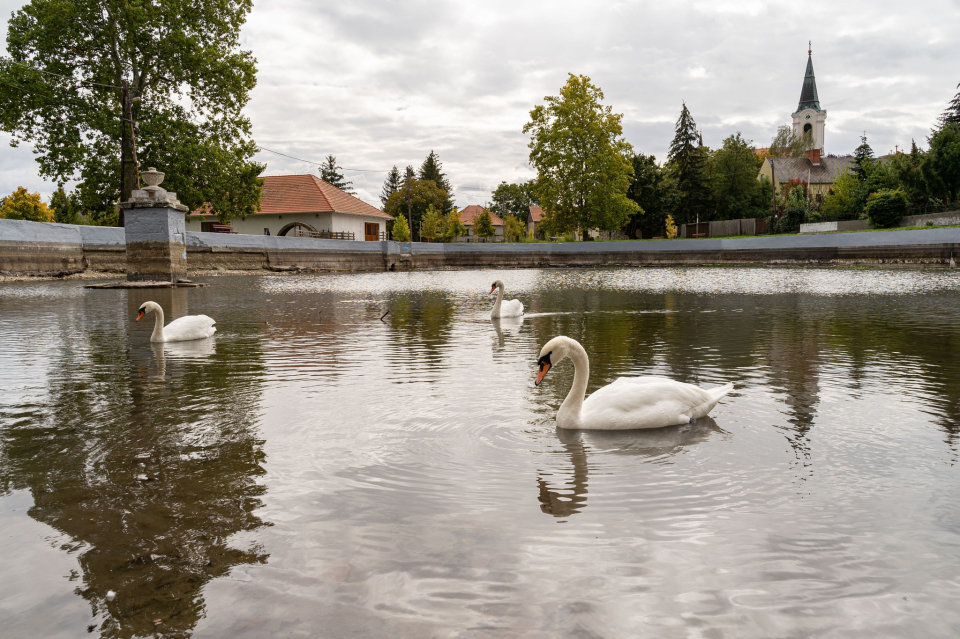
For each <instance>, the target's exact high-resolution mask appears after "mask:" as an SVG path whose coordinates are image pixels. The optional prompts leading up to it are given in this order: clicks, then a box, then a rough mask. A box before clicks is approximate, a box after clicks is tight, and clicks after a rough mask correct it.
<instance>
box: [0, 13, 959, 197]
mask: <svg viewBox="0 0 960 639" xmlns="http://www.w3.org/2000/svg"><path fill="white" fill-rule="evenodd" d="M22 4H23V3H22V2H17V1H10V0H0V11H2V15H3V16H8V15H9V14H10V12H11V11H14V10H16V9H17V8H18V7H19V6H20V5H22ZM4 28H5V25H4ZM4 33H5V31H4ZM958 33H960V0H923V1H922V2H902V1H896V2H893V1H888V0H846V1H844V2H837V1H836V0H833V1H829V2H827V1H819V0H817V1H808V2H763V1H759V0H698V1H680V0H676V1H674V0H656V1H646V0H641V1H636V2H593V3H587V2H583V0H580V1H578V2H573V1H560V0H549V1H544V2H535V1H531V0H526V1H521V2H518V1H517V0H510V1H500V0H484V1H482V2H479V1H476V2H452V1H449V0H447V1H440V0H436V1H433V0H428V1H418V0H406V1H405V2H390V1H388V0H360V1H356V0H353V1H343V0H341V1H339V2H330V1H321V2H317V1H316V0H270V2H263V1H261V2H258V3H256V4H255V6H254V10H253V13H252V14H251V16H250V19H249V21H248V23H247V25H246V27H245V28H244V36H243V46H244V47H245V48H248V49H250V50H252V51H253V54H254V56H256V58H257V60H258V69H259V73H258V85H257V88H256V89H255V90H254V92H253V96H252V99H251V101H250V104H249V105H248V107H247V113H248V114H249V116H250V118H251V120H252V122H253V133H254V138H255V140H256V141H257V143H258V144H260V145H261V146H262V147H266V148H269V149H273V150H275V151H280V152H282V153H286V154H289V155H293V156H296V157H299V158H304V159H306V160H311V161H313V162H319V161H320V160H322V159H323V158H324V157H325V156H326V154H328V153H333V154H334V155H336V156H337V159H338V162H339V163H340V164H341V165H342V166H344V167H349V168H351V169H370V170H373V171H380V172H356V171H347V172H346V174H347V177H348V178H349V179H351V180H352V181H353V183H354V187H355V188H356V189H357V192H358V195H359V196H360V197H361V198H362V199H364V200H366V201H368V202H370V203H373V204H376V205H378V206H379V193H380V188H381V185H382V183H383V178H384V176H385V173H386V171H387V170H388V169H389V168H390V167H391V166H392V165H394V164H396V165H397V166H398V167H400V168H401V170H402V169H403V167H404V166H405V165H407V164H413V165H414V166H419V164H420V162H422V161H423V158H424V157H425V156H426V154H427V153H428V152H429V151H430V149H433V150H435V151H436V152H437V153H438V154H439V156H440V160H441V161H442V162H443V167H444V170H445V171H446V173H447V174H448V176H449V177H450V179H451V181H452V183H453V184H454V188H455V193H454V196H455V199H456V203H457V205H459V206H461V207H462V206H466V205H469V204H477V203H480V204H482V203H483V202H485V201H486V200H488V199H489V197H490V192H491V191H492V190H493V189H494V188H496V185H497V184H498V183H499V182H501V181H502V180H507V181H516V180H523V179H527V178H529V177H532V175H533V172H532V171H531V169H530V167H529V165H528V163H527V153H528V149H527V142H528V138H527V137H526V136H524V135H523V134H522V133H521V129H522V128H523V125H524V123H526V122H527V119H528V115H529V111H530V109H531V108H533V106H534V105H536V104H538V103H540V102H541V101H542V99H543V97H544V96H545V95H553V94H556V93H557V91H558V90H559V88H560V87H561V86H562V85H563V83H564V82H565V81H566V77H567V73H568V72H572V73H580V74H584V75H588V76H590V77H591V78H592V79H593V81H594V83H595V84H597V85H598V86H600V87H601V88H602V89H603V91H604V93H605V96H606V102H607V103H608V104H610V105H612V106H613V108H614V109H615V110H616V111H618V112H620V113H623V114H624V116H625V117H624V133H625V136H626V139H627V140H628V141H629V142H630V143H631V144H632V145H633V147H634V149H635V150H636V151H640V152H643V153H653V154H655V155H656V156H657V159H658V160H660V161H662V160H663V159H664V158H665V156H666V149H667V147H668V146H669V143H670V140H671V138H672V136H673V126H674V123H675V121H676V119H677V116H678V114H679V112H680V106H681V102H682V101H684V100H685V101H686V103H687V106H688V107H689V108H690V111H691V113H692V114H693V117H694V118H695V119H696V121H697V124H698V125H699V126H700V127H701V128H702V129H703V138H704V143H705V144H707V145H708V146H711V147H716V146H719V145H720V144H721V143H722V141H723V138H724V137H726V136H727V135H730V134H732V133H735V132H736V131H740V132H742V133H743V134H744V136H746V137H747V138H749V139H752V140H754V142H755V144H756V146H768V145H769V143H770V139H771V138H772V137H773V134H774V133H775V131H776V128H777V126H778V125H780V124H784V123H787V122H789V121H790V114H791V113H792V112H793V111H794V110H796V108H797V102H798V100H799V97H800V88H801V85H802V81H803V74H804V69H805V66H806V57H807V41H808V40H812V41H813V62H814V69H815V71H816V76H817V88H818V91H819V94H820V105H821V107H822V108H824V109H826V110H827V128H826V141H825V145H826V151H827V152H828V153H837V154H843V153H849V152H851V151H852V150H853V149H854V148H855V147H856V145H857V144H858V143H859V136H860V135H861V133H862V132H863V131H864V130H866V132H867V136H868V138H869V142H870V143H871V145H872V146H873V148H874V151H876V152H877V154H882V153H886V152H888V151H891V150H893V149H894V145H899V146H901V147H902V146H908V145H909V144H910V140H911V139H916V141H917V143H918V144H923V145H925V144H926V136H927V135H928V134H929V130H930V127H931V126H932V125H933V124H934V123H935V121H936V118H937V116H938V115H939V114H940V113H941V112H942V111H943V109H944V107H945V106H946V104H947V102H948V101H949V100H950V98H951V97H952V96H953V95H954V94H955V93H956V91H957V83H958V82H960V64H958V62H960V37H957V34H958ZM0 140H2V141H4V142H5V141H7V140H9V135H7V134H0ZM258 159H259V160H260V161H263V162H265V163H266V164H267V170H266V172H265V175H282V174H291V173H309V172H314V173H316V172H317V165H316V164H315V163H311V162H298V161H295V160H290V159H287V158H283V157H280V156H276V155H272V154H270V153H266V152H263V153H261V154H260V155H259V156H258ZM158 168H162V167H158ZM19 185H24V186H27V187H28V188H30V189H31V190H35V191H40V192H42V193H44V194H45V195H49V193H50V192H51V191H52V190H53V188H54V187H53V185H52V184H50V183H48V182H44V181H43V180H42V179H41V178H40V177H39V175H38V173H37V169H36V163H35V161H34V160H33V156H32V153H31V152H30V149H29V147H28V146H23V147H21V148H20V149H11V148H9V147H8V146H7V145H6V144H3V145H2V146H0V193H9V192H11V191H12V190H13V189H15V188H16V187H17V186H19Z"/></svg>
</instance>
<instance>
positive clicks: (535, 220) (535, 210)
mask: <svg viewBox="0 0 960 639" xmlns="http://www.w3.org/2000/svg"><path fill="white" fill-rule="evenodd" d="M542 219H543V209H542V208H540V207H539V206H537V205H536V204H532V205H531V206H530V212H529V213H527V235H528V236H529V237H536V235H537V224H539V223H540V220H542Z"/></svg>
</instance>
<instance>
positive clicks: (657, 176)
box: [627, 153, 677, 237]
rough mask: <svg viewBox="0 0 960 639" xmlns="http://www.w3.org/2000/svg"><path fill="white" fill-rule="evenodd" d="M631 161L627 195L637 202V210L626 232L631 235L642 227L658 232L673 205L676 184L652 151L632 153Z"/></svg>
mask: <svg viewBox="0 0 960 639" xmlns="http://www.w3.org/2000/svg"><path fill="white" fill-rule="evenodd" d="M632 164H633V175H632V176H631V178H630V188H629V189H627V197H629V198H630V199H631V200H633V201H634V202H636V203H637V205H638V206H639V207H640V210H639V211H638V212H637V213H634V214H633V216H632V217H631V219H630V222H629V223H628V224H627V234H628V235H629V236H631V237H634V236H636V231H637V229H641V228H642V229H645V230H647V231H650V232H651V233H653V234H658V233H660V232H661V231H662V230H663V229H664V223H665V222H666V219H667V217H669V216H670V214H671V213H672V212H673V210H674V207H675V206H676V202H677V189H676V184H675V183H674V181H673V178H672V177H671V176H670V175H669V174H668V173H667V172H666V171H665V170H664V169H663V167H661V166H660V165H658V164H657V159H656V158H655V157H654V156H652V155H644V154H643V153H638V154H636V155H634V156H633V158H632Z"/></svg>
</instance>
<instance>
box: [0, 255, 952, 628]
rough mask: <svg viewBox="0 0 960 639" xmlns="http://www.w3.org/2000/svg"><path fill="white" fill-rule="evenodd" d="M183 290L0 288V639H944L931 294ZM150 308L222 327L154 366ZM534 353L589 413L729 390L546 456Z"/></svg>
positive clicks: (869, 280) (402, 287)
mask: <svg viewBox="0 0 960 639" xmlns="http://www.w3.org/2000/svg"><path fill="white" fill-rule="evenodd" d="M497 277H501V278H502V279H504V280H505V281H506V284H507V290H508V297H512V296H514V295H515V296H516V297H518V298H519V299H520V300H521V301H522V302H523V303H524V305H525V306H526V307H527V312H528V315H527V316H526V317H525V318H524V319H523V320H522V321H521V320H503V321H501V322H491V321H490V320H489V319H488V317H487V312H488V309H489V306H490V303H491V300H490V299H489V298H488V297H487V296H486V291H488V290H489V288H490V282H491V281H492V280H493V279H495V278H497ZM207 281H208V282H209V286H207V287H206V288H200V289H179V290H174V291H169V290H168V291H137V290H130V291H124V290H85V289H83V288H82V284H81V283H77V282H45V283H15V284H4V285H0V365H2V372H0V376H2V380H3V383H2V385H0V574H2V575H3V578H2V579H0V627H2V628H3V631H2V634H3V636H4V637H79V636H89V635H88V633H92V634H93V636H97V635H101V636H106V637H146V636H154V635H155V634H156V635H159V636H170V637H186V636H194V637H274V636H276V637H281V636H282V637H288V636H318V637H319V636H322V637H411V638H413V637H531V638H532V637H558V636H571V637H637V636H650V637H703V638H711V639H712V638H721V637H758V638H761V637H762V638H767V637H808V636H820V637H881V636H883V637H888V636H890V637H892V636H902V637H921V636H922V637H949V636H956V635H957V634H958V633H960V609H958V607H957V605H956V602H957V601H958V598H960V466H958V463H957V462H958V444H960V328H958V325H957V317H958V316H960V314H958V311H960V275H958V274H956V273H954V272H946V271H937V272H922V271H890V272H885V271H857V270H798V269H783V270H779V269H731V268H717V269H706V268H705V269H587V270H547V271H539V270H526V271H505V272H494V271H483V272H480V271H473V272H471V271H467V272H437V273H410V274H405V273H399V274H382V273H381V274H369V275H328V276H309V277H307V276H304V277H298V276H282V277H279V276H278V277H245V278H241V277H236V278H234V277H221V278H213V279H210V280H207ZM147 299H153V300H154V301H156V302H158V303H160V304H161V305H162V306H163V307H164V309H165V310H166V311H167V316H168V319H171V318H172V317H176V316H181V315H184V314H195V313H204V314H207V315H210V316H212V317H214V318H215V319H216V320H217V326H218V328H219V331H218V332H217V334H216V337H215V338H214V339H212V340H209V341H205V342H194V343H183V344H167V345H163V346H157V345H154V346H151V344H150V342H149V334H150V330H151V328H152V318H151V317H148V318H147V320H146V321H145V322H140V323H139V324H135V323H133V321H132V319H133V316H134V315H135V313H136V309H137V307H138V306H139V304H140V303H142V302H143V301H146V300H147ZM387 310H389V314H387V316H386V317H384V318H383V319H382V320H381V315H382V314H383V313H384V312H385V311H387ZM558 334H566V335H569V336H571V337H574V338H576V339H578V340H580V341H581V342H582V343H583V344H584V346H585V348H586V350H587V352H588V353H589V354H590V357H591V375H592V377H591V380H590V388H589V391H591V392H592V390H593V389H595V388H597V387H599V386H601V385H603V384H606V383H609V382H611V381H613V380H614V379H616V378H617V377H619V376H629V375H648V374H656V375H668V376H671V377H673V378H675V379H678V380H681V381H685V382H690V383H694V384H700V385H703V386H705V387H711V386H714V385H717V384H720V383H723V382H726V381H732V382H734V384H735V386H736V390H735V391H734V393H732V394H731V395H730V396H728V397H727V398H726V399H724V400H723V402H722V403H721V404H720V405H719V406H718V407H717V409H716V410H715V411H714V412H713V413H712V418H707V419H701V420H700V421H699V422H697V423H696V424H693V425H690V426H685V427H679V428H667V429H660V430H656V431H640V432H619V433H578V432H561V431H557V430H556V429H555V427H554V424H553V415H554V413H555V411H556V409H557V407H558V406H559V404H560V402H561V401H562V399H563V397H564V396H565V394H566V392H567V389H568V388H569V385H570V383H571V380H572V367H571V366H570V364H569V362H565V363H563V364H561V365H559V366H557V367H556V369H555V370H554V372H551V374H550V376H549V377H548V378H547V380H546V382H545V383H544V384H543V385H542V386H541V387H540V388H535V387H534V386H533V378H534V376H535V374H536V358H537V354H538V351H539V348H540V345H542V344H543V343H545V342H546V341H547V340H548V339H550V338H551V337H553V336H555V335H558ZM110 593H115V596H113V595H111V594H110Z"/></svg>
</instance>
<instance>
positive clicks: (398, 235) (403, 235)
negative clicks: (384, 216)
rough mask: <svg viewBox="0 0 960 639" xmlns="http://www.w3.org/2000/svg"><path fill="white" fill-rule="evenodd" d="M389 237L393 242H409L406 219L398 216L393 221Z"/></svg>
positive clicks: (408, 227)
mask: <svg viewBox="0 0 960 639" xmlns="http://www.w3.org/2000/svg"><path fill="white" fill-rule="evenodd" d="M390 236H391V237H392V238H393V241H394V242H409V241H410V226H409V225H408V224H407V218H405V217H403V216H402V215H398V216H397V217H396V218H395V219H394V220H393V230H392V231H390Z"/></svg>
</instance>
